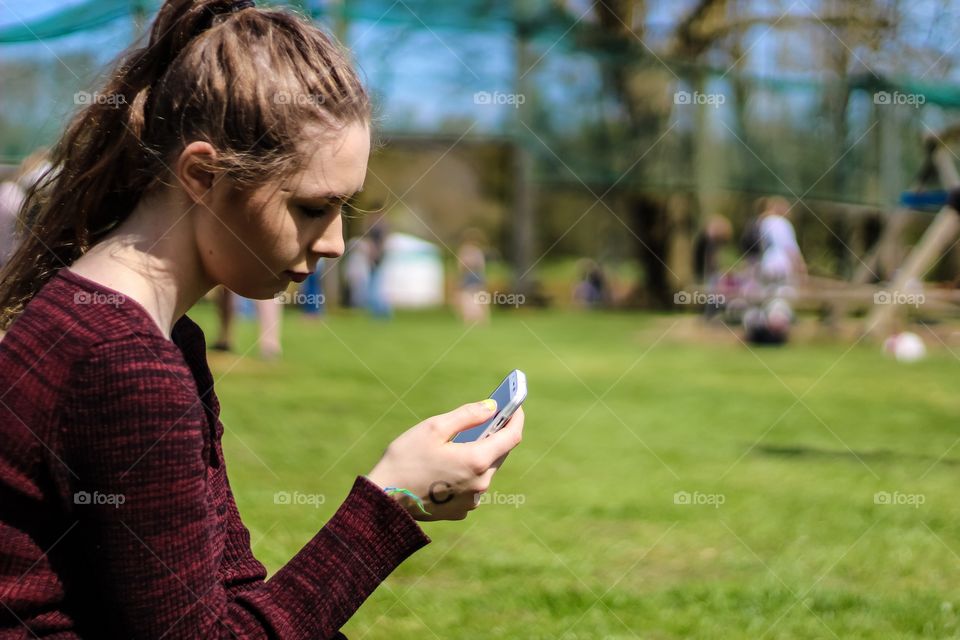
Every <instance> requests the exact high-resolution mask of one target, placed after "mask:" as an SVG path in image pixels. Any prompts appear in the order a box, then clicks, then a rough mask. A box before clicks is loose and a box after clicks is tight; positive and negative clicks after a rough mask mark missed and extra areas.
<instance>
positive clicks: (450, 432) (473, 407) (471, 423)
mask: <svg viewBox="0 0 960 640" xmlns="http://www.w3.org/2000/svg"><path fill="white" fill-rule="evenodd" d="M496 413H497V401H496V400H494V399H493V398H487V399H486V400H483V401H481V402H470V403H467V404H465V405H462V406H460V407H457V408H456V409H454V410H453V411H448V412H447V413H441V414H440V415H438V416H435V417H434V418H433V420H434V424H435V425H436V426H435V428H436V430H437V433H439V434H440V435H441V436H442V437H443V438H444V439H445V440H450V439H451V438H453V437H454V436H455V435H457V434H458V433H460V432H461V431H465V430H467V429H469V428H471V427H475V426H477V425H479V424H483V423H484V422H486V421H487V420H489V419H490V418H492V417H493V416H494V415H495V414H496Z"/></svg>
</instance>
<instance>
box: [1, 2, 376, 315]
mask: <svg viewBox="0 0 960 640" xmlns="http://www.w3.org/2000/svg"><path fill="white" fill-rule="evenodd" d="M304 96H307V98H306V99H305V98H304ZM369 117H370V104H369V99H368V97H367V93H366V91H365V89H364V87H363V86H362V84H361V82H360V80H359V78H358V77H357V74H356V72H355V71H354V69H353V66H352V64H351V62H350V60H349V57H348V55H347V53H346V52H345V51H344V50H343V48H342V47H341V46H340V45H339V43H337V42H336V41H335V40H334V39H333V38H332V37H331V36H329V35H327V34H326V33H324V32H323V31H321V30H320V29H318V28H316V27H315V26H313V25H311V24H310V23H308V22H306V21H305V20H304V19H302V18H300V17H299V16H296V15H294V14H290V13H287V12H285V11H282V10H264V9H258V8H254V7H253V3H252V2H250V1H249V0H241V1H240V2H231V1H229V0H168V1H167V2H165V3H164V4H163V6H162V7H161V9H160V11H159V13H158V15H157V17H156V19H155V20H154V22H153V25H152V27H151V30H150V39H149V42H148V43H147V45H146V46H144V47H142V48H134V49H132V50H130V51H128V52H126V53H125V54H123V55H122V56H121V58H120V60H119V61H118V63H117V64H116V65H115V67H114V70H113V72H112V73H111V74H110V76H109V79H108V81H107V82H106V84H105V86H104V87H103V89H102V91H100V92H98V93H96V94H94V95H93V98H92V99H91V100H90V104H88V105H86V106H85V107H84V108H83V109H82V110H80V111H79V112H78V113H77V114H76V115H75V116H74V117H73V119H72V120H71V122H70V123H69V125H68V126H67V128H66V131H65V132H64V134H63V136H62V137H61V139H60V140H59V141H58V142H57V144H56V145H55V146H54V147H53V150H52V152H51V154H50V164H51V168H50V169H49V170H48V171H47V172H46V173H45V174H44V175H43V176H42V177H41V178H40V180H39V181H38V182H37V183H36V184H34V185H33V186H32V187H31V188H30V189H29V190H28V191H27V195H26V198H25V200H24V203H23V206H22V207H21V209H20V214H19V226H20V228H21V230H22V231H21V240H20V243H19V245H18V246H17V248H16V250H15V251H14V252H13V254H12V255H11V256H10V259H9V260H8V261H7V263H6V264H5V265H4V266H3V268H2V269H0V330H7V329H9V326H10V325H11V324H12V322H13V321H14V320H15V319H16V317H17V316H18V315H19V314H20V313H21V312H22V310H23V308H24V307H25V306H26V305H27V303H29V301H30V300H31V299H32V298H33V296H34V295H35V294H36V292H37V291H39V290H40V289H41V288H42V287H43V285H44V284H45V283H46V282H47V281H48V280H49V279H50V278H51V277H53V275H54V274H56V272H57V271H58V270H59V269H61V268H63V267H65V266H69V265H70V264H72V263H73V262H74V261H75V260H76V259H77V258H79V257H80V256H81V255H83V254H84V253H85V252H86V251H87V250H88V249H89V248H90V247H91V246H93V245H94V244H96V243H97V242H98V241H99V240H101V239H102V238H103V237H104V236H105V235H107V234H108V233H109V232H110V231H111V230H113V229H115V228H116V227H117V226H118V225H120V224H121V223H122V222H123V221H124V220H126V219H127V218H128V217H129V215H130V213H131V212H132V211H133V209H134V207H135V206H136V205H137V203H138V202H139V201H140V200H141V199H142V198H143V197H144V196H145V195H147V194H148V193H149V192H150V191H152V190H153V189H156V188H158V187H160V186H161V185H168V182H167V181H166V179H167V178H171V177H172V176H170V175H169V174H170V171H169V169H168V166H169V163H171V162H172V160H173V159H174V158H176V157H177V155H179V152H180V151H181V150H182V149H183V147H184V146H185V145H186V144H187V143H188V142H189V141H190V140H195V139H202V140H206V141H208V142H209V143H210V144H212V145H213V147H214V148H215V149H217V152H218V156H217V160H216V164H212V165H211V167H210V168H211V170H219V171H224V172H226V173H228V174H229V175H230V176H231V177H232V178H234V179H235V180H237V181H238V183H240V184H244V183H246V184H252V183H257V182H260V181H264V180H268V179H271V178H275V177H277V176H280V175H283V174H284V173H286V172H289V171H291V170H292V168H293V164H294V163H295V162H296V157H295V154H296V142H297V137H298V135H299V134H300V132H301V131H302V129H303V127H304V126H305V125H306V124H308V123H309V122H310V121H319V122H321V123H323V124H325V125H326V126H329V127H333V126H337V125H338V124H349V123H351V122H354V121H367V120H368V119H369Z"/></svg>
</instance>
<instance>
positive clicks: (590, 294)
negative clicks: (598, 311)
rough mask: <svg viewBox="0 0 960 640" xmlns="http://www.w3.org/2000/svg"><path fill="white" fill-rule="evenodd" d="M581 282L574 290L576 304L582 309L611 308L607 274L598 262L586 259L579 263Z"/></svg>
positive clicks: (578, 269) (578, 271)
mask: <svg viewBox="0 0 960 640" xmlns="http://www.w3.org/2000/svg"><path fill="white" fill-rule="evenodd" d="M577 273H579V274H580V280H579V282H577V285H576V287H574V290H573V300H574V303H575V304H576V305H577V306H579V307H582V308H586V309H593V308H605V307H608V306H610V301H611V296H610V287H609V285H608V284H607V274H606V272H605V271H604V269H603V267H602V266H601V265H600V263H598V262H597V261H596V260H591V259H590V258H584V259H582V260H579V261H578V262H577Z"/></svg>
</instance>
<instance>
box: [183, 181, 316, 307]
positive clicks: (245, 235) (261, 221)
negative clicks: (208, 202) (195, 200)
mask: <svg viewBox="0 0 960 640" xmlns="http://www.w3.org/2000/svg"><path fill="white" fill-rule="evenodd" d="M196 233H197V248H198V251H199V255H200V259H201V261H202V263H203V265H204V269H205V271H206V272H207V273H208V274H209V276H210V277H211V279H213V280H214V281H216V282H219V283H222V284H225V285H227V286H228V287H229V288H231V289H233V290H234V291H237V292H238V293H241V289H243V288H244V286H245V285H246V284H247V283H249V286H254V283H258V282H260V283H265V284H267V285H269V284H271V283H273V282H274V281H275V280H276V276H277V274H279V273H280V272H281V271H283V270H284V269H286V268H288V267H289V265H290V264H291V263H292V261H293V260H295V259H296V256H297V253H298V248H297V244H296V243H297V239H296V228H295V226H294V223H293V220H292V219H291V217H290V214H289V213H288V212H287V211H286V210H285V209H283V208H281V207H280V206H278V205H275V204H271V203H261V202H258V201H256V200H246V201H236V202H232V203H224V206H223V207H218V208H217V209H216V210H214V211H213V212H210V211H203V212H201V213H200V215H198V216H197V225H196Z"/></svg>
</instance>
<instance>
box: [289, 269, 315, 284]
mask: <svg viewBox="0 0 960 640" xmlns="http://www.w3.org/2000/svg"><path fill="white" fill-rule="evenodd" d="M284 273H286V274H287V275H288V276H290V279H291V280H293V281H294V282H303V281H304V280H306V279H307V278H309V277H310V274H309V273H298V272H296V271H284Z"/></svg>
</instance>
